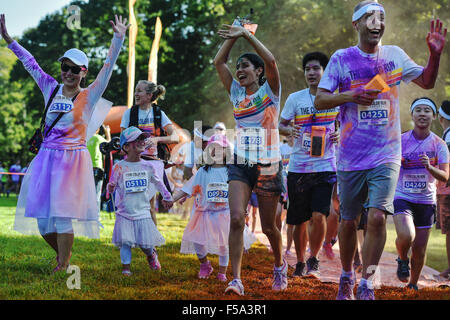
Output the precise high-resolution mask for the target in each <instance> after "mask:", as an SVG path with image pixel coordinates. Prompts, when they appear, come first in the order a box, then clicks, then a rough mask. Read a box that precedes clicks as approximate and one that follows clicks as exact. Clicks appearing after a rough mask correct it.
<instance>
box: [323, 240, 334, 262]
mask: <svg viewBox="0 0 450 320" xmlns="http://www.w3.org/2000/svg"><path fill="white" fill-rule="evenodd" d="M322 250H323V253H325V256H326V257H327V259H328V260H333V259H334V257H335V256H334V252H333V246H332V245H331V243H325V242H324V243H323V246H322Z"/></svg>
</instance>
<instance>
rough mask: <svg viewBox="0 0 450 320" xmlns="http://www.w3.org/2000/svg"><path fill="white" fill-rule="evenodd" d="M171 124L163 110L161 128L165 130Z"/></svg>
mask: <svg viewBox="0 0 450 320" xmlns="http://www.w3.org/2000/svg"><path fill="white" fill-rule="evenodd" d="M169 124H172V121H170V119H169V117H167V115H166V114H165V112H164V111H162V110H161V127H163V128H165V127H166V126H168V125H169Z"/></svg>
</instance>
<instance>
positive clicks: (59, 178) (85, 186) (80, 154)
mask: <svg viewBox="0 0 450 320" xmlns="http://www.w3.org/2000/svg"><path fill="white" fill-rule="evenodd" d="M37 218H42V219H49V223H48V228H47V230H44V232H43V234H45V233H49V232H54V231H55V229H54V226H53V224H52V221H53V220H54V218H70V219H71V223H72V227H73V233H74V234H75V235H82V236H86V237H89V238H99V227H100V223H99V209H98V206H97V200H96V191H95V184H94V176H93V171H92V160H91V157H90V154H89V151H88V150H87V149H86V147H80V148H79V149H75V150H57V149H50V148H45V147H42V148H41V150H40V151H39V153H38V154H37V155H36V157H35V158H34V159H33V161H32V162H31V163H30V165H29V168H28V170H27V173H26V174H25V176H24V178H23V182H22V186H21V188H20V194H19V199H18V201H17V209H16V217H15V221H14V230H16V231H18V232H20V233H22V234H27V235H33V234H36V235H39V234H41V233H40V232H39V229H38V224H37V221H36V220H37ZM41 225H42V224H41ZM41 228H42V227H41ZM41 232H42V230H41Z"/></svg>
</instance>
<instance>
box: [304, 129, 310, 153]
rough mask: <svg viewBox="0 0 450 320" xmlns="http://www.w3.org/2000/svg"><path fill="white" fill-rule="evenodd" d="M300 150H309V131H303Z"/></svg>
mask: <svg viewBox="0 0 450 320" xmlns="http://www.w3.org/2000/svg"><path fill="white" fill-rule="evenodd" d="M302 150H303V151H305V152H310V151H311V134H310V133H306V132H304V133H303V136H302Z"/></svg>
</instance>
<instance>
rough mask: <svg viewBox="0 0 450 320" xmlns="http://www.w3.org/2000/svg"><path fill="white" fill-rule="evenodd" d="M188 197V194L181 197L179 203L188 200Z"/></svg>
mask: <svg viewBox="0 0 450 320" xmlns="http://www.w3.org/2000/svg"><path fill="white" fill-rule="evenodd" d="M187 198H188V197H187V196H184V197H183V198H181V199H180V200H179V201H178V203H179V204H183V203H184V202H185V201H186V199H187Z"/></svg>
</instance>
